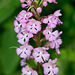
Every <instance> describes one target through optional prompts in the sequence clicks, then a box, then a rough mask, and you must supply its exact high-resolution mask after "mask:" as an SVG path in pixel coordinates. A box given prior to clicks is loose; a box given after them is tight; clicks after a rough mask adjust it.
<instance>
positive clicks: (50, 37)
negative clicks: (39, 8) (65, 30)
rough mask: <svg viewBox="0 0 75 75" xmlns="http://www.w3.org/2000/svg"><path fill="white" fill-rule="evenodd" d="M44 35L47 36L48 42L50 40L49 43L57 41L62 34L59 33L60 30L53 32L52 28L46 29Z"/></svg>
mask: <svg viewBox="0 0 75 75" xmlns="http://www.w3.org/2000/svg"><path fill="white" fill-rule="evenodd" d="M43 34H44V35H45V37H46V40H49V41H53V40H56V38H57V37H58V36H59V35H60V34H61V32H60V33H58V30H56V31H54V32H51V29H50V27H49V26H48V27H46V29H45V30H44V31H43Z"/></svg>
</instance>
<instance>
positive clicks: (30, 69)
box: [22, 65, 38, 75]
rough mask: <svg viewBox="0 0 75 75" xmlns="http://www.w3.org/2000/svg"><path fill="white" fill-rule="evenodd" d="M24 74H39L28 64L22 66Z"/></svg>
mask: <svg viewBox="0 0 75 75" xmlns="http://www.w3.org/2000/svg"><path fill="white" fill-rule="evenodd" d="M22 75H38V73H37V72H36V71H35V70H33V69H32V68H30V67H29V66H28V65H27V66H25V67H23V68H22Z"/></svg>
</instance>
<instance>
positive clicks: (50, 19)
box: [43, 10, 63, 30]
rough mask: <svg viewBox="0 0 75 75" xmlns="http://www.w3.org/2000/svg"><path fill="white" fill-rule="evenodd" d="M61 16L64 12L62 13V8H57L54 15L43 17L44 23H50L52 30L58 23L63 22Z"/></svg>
mask: <svg viewBox="0 0 75 75" xmlns="http://www.w3.org/2000/svg"><path fill="white" fill-rule="evenodd" d="M59 16H62V14H61V13H60V10H57V11H55V12H54V14H53V15H49V16H48V18H45V19H43V23H46V24H48V25H49V26H50V28H51V30H52V29H53V28H55V27H56V25H57V24H63V23H62V22H61V21H60V19H59Z"/></svg>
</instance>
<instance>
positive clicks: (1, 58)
mask: <svg viewBox="0 0 75 75" xmlns="http://www.w3.org/2000/svg"><path fill="white" fill-rule="evenodd" d="M57 2H58V4H53V3H52V4H49V5H48V6H47V7H46V8H43V12H42V14H41V15H49V14H50V13H53V12H54V11H55V10H58V9H61V13H62V14H63V15H62V17H60V19H61V21H62V22H63V25H60V26H57V29H58V30H59V31H61V30H62V31H63V34H62V35H61V37H62V40H63V44H62V45H61V47H60V51H61V55H59V56H58V62H57V66H59V69H60V71H59V74H58V75H75V0H57ZM21 10H22V8H21V3H20V1H19V0H0V75H21V67H20V58H19V56H17V55H16V49H14V48H13V49H10V47H12V46H17V47H19V46H20V44H19V43H17V38H16V33H15V32H14V26H13V22H14V20H15V16H17V14H18V13H19V12H20V11H21ZM32 43H33V42H32Z"/></svg>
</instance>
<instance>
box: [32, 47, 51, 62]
mask: <svg viewBox="0 0 75 75" xmlns="http://www.w3.org/2000/svg"><path fill="white" fill-rule="evenodd" d="M48 49H49V48H45V47H38V48H35V49H34V52H33V58H34V59H35V61H36V62H39V63H41V62H42V63H44V62H45V61H47V60H48V59H49V56H50V54H48V52H47V51H46V50H48Z"/></svg>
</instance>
